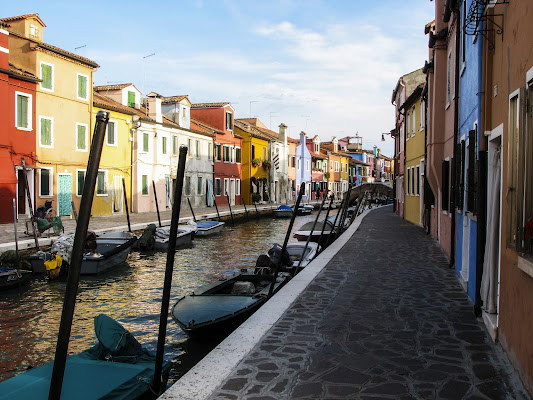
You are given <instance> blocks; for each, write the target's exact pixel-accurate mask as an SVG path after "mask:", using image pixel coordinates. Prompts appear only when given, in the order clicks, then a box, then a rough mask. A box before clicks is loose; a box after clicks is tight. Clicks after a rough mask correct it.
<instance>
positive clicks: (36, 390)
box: [0, 314, 171, 400]
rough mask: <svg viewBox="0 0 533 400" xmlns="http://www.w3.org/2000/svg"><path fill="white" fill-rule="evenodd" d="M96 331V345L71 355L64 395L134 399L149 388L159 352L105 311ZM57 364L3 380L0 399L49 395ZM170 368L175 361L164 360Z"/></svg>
mask: <svg viewBox="0 0 533 400" xmlns="http://www.w3.org/2000/svg"><path fill="white" fill-rule="evenodd" d="M95 331H96V334H97V337H98V339H99V341H100V342H99V343H98V344H97V345H96V346H94V347H92V348H90V349H88V350H86V351H84V352H82V353H80V354H76V355H73V356H70V357H68V359H67V364H66V367H65V375H64V378H63V387H62V392H61V398H64V399H109V400H111V399H132V398H137V397H139V396H140V395H141V394H143V393H144V392H146V390H148V389H149V387H150V385H151V383H152V378H153V371H154V367H155V356H154V355H152V354H151V353H150V352H148V351H147V350H146V349H144V348H142V346H141V345H140V344H139V342H137V340H136V339H135V338H134V337H133V336H132V335H131V334H130V333H129V332H128V331H127V330H126V329H124V328H123V327H122V326H121V325H120V324H119V323H118V322H116V321H114V320H113V319H111V318H110V317H107V316H106V315H104V314H101V315H99V316H97V317H96V318H95ZM106 346H110V347H111V348H107V347H106ZM53 366H54V363H53V362H50V363H48V364H45V365H42V366H40V367H37V368H32V369H30V370H28V371H26V372H24V373H22V374H20V375H17V376H15V377H13V378H11V379H8V380H7V381H4V382H0V399H1V400H4V399H5V400H7V399H10V400H11V399H21V400H25V399H28V400H40V399H43V400H46V399H48V392H49V389H50V379H51V376H52V369H53ZM170 368H171V363H170V362H164V364H163V373H164V374H168V373H169V371H170Z"/></svg>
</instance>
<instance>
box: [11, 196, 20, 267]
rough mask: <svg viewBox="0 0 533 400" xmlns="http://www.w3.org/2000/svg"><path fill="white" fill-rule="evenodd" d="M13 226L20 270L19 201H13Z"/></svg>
mask: <svg viewBox="0 0 533 400" xmlns="http://www.w3.org/2000/svg"><path fill="white" fill-rule="evenodd" d="M13 225H15V256H16V257H17V269H20V257H19V236H18V232H17V201H16V200H15V199H13Z"/></svg>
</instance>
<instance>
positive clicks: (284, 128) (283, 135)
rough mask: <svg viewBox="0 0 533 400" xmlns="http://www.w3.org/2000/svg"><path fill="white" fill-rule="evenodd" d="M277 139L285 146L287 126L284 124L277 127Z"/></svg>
mask: <svg viewBox="0 0 533 400" xmlns="http://www.w3.org/2000/svg"><path fill="white" fill-rule="evenodd" d="M279 138H280V140H281V141H282V142H283V144H284V145H286V144H287V125H285V124H284V123H281V124H280V125H279Z"/></svg>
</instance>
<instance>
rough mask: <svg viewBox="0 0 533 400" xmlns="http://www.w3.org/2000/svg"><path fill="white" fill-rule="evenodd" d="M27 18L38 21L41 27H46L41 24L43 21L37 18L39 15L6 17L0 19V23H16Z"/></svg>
mask: <svg viewBox="0 0 533 400" xmlns="http://www.w3.org/2000/svg"><path fill="white" fill-rule="evenodd" d="M27 18H36V19H38V20H39V22H40V23H41V25H42V26H46V24H45V23H44V22H43V20H42V19H41V18H40V17H39V14H23V15H16V16H14V17H6V18H0V21H4V22H9V21H18V20H20V19H27Z"/></svg>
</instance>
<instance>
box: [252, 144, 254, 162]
mask: <svg viewBox="0 0 533 400" xmlns="http://www.w3.org/2000/svg"><path fill="white" fill-rule="evenodd" d="M254 158H255V145H253V144H252V160H253V159H254Z"/></svg>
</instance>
